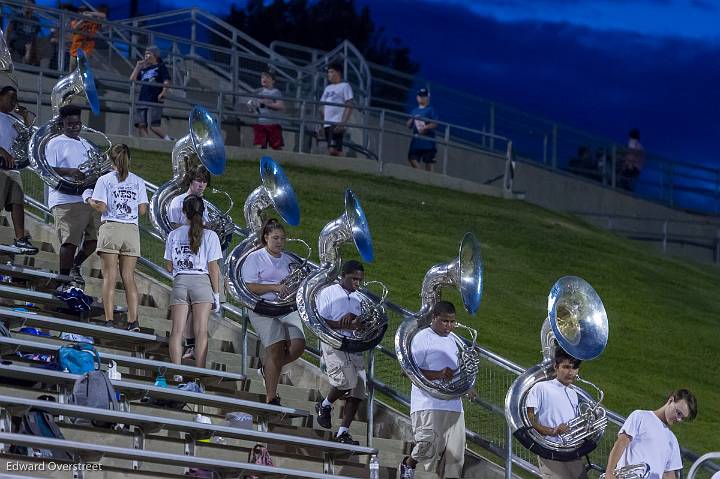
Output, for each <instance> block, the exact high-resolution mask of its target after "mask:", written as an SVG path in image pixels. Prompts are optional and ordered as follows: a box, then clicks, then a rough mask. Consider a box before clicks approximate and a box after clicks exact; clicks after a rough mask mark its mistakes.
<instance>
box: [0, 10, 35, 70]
mask: <svg viewBox="0 0 720 479" xmlns="http://www.w3.org/2000/svg"><path fill="white" fill-rule="evenodd" d="M25 3H26V4H28V5H30V6H34V5H35V0H25ZM30 6H28V7H25V8H24V9H23V14H22V16H21V17H15V18H13V19H11V20H10V22H9V23H8V27H7V31H6V32H5V34H6V35H7V44H8V48H9V49H10V55H11V56H12V59H13V61H15V62H18V63H25V64H28V65H38V60H37V53H36V40H35V39H36V37H37V35H38V33H39V32H40V20H39V19H38V17H37V15H35V10H33V9H32V8H30Z"/></svg>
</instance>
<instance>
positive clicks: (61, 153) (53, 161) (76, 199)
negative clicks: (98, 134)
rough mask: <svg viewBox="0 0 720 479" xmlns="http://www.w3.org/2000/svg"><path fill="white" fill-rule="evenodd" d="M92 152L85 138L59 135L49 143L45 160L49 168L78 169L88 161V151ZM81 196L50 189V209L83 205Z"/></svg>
mask: <svg viewBox="0 0 720 479" xmlns="http://www.w3.org/2000/svg"><path fill="white" fill-rule="evenodd" d="M90 150H92V146H91V145H90V143H89V142H88V141H87V140H85V139H84V138H69V137H67V136H65V135H59V136H56V137H55V138H53V139H52V140H50V141H48V143H47V146H46V147H45V158H47V162H48V166H53V167H56V168H77V167H78V166H80V164H81V163H84V162H85V161H87V159H88V155H87V153H88V151H90ZM82 202H83V199H82V196H81V195H68V194H66V193H60V192H59V191H58V190H56V189H54V188H50V194H49V195H48V207H49V208H52V207H53V206H57V205H64V204H68V203H82Z"/></svg>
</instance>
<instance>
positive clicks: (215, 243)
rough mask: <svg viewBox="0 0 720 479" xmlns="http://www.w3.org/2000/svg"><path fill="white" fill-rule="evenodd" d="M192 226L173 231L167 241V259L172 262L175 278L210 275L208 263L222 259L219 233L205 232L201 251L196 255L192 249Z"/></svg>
mask: <svg viewBox="0 0 720 479" xmlns="http://www.w3.org/2000/svg"><path fill="white" fill-rule="evenodd" d="M189 232H190V226H189V225H185V226H181V227H180V228H178V229H176V230H173V231H171V232H170V234H169V235H168V237H167V240H165V259H166V260H168V261H172V265H173V272H172V274H173V277H175V276H177V275H178V274H181V273H182V274H208V266H207V265H208V263H209V262H210V261H217V260H219V259H221V258H222V250H221V249H220V239H219V238H218V235H217V233H215V232H214V231H211V230H203V237H202V241H201V242H200V249H199V250H198V252H197V254H194V253H193V252H192V250H191V249H190V237H189V236H188V233H189Z"/></svg>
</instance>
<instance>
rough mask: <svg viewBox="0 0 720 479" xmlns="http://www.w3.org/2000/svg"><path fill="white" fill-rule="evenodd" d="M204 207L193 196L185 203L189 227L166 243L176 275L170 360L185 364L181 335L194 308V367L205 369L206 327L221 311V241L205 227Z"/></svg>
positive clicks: (166, 255) (173, 293)
mask: <svg viewBox="0 0 720 479" xmlns="http://www.w3.org/2000/svg"><path fill="white" fill-rule="evenodd" d="M204 211H205V203H204V202H203V200H202V198H200V197H199V196H195V195H190V196H188V197H187V198H185V201H183V212H184V213H185V217H186V218H187V220H188V222H189V223H190V224H187V225H183V226H181V227H180V228H178V229H176V230H173V231H171V232H170V234H169V235H168V237H167V240H166V241H165V259H166V260H167V270H168V271H169V272H170V273H172V275H173V288H172V299H171V303H170V304H171V305H170V318H171V319H172V331H171V332H170V358H171V359H172V362H173V363H175V364H180V363H181V361H182V334H183V331H184V329H185V322H186V321H187V318H188V311H189V309H190V308H192V317H193V328H194V330H195V365H196V366H197V367H200V368H204V367H205V360H206V358H207V345H208V332H207V323H208V318H209V316H210V310H211V309H214V310H215V311H218V310H219V309H220V293H219V291H220V290H219V287H220V266H219V265H218V260H220V259H222V251H221V249H220V238H218V235H217V233H215V232H214V231H212V230H209V229H205V228H204V227H203V219H202V218H203V213H204Z"/></svg>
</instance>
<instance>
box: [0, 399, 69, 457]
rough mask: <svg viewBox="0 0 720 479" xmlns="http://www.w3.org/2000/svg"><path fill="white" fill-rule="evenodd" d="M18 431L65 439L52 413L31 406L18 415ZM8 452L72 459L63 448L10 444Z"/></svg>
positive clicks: (31, 434)
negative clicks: (36, 447) (39, 447)
mask: <svg viewBox="0 0 720 479" xmlns="http://www.w3.org/2000/svg"><path fill="white" fill-rule="evenodd" d="M18 433H20V434H27V435H30V436H39V437H50V438H54V439H65V437H64V436H63V434H62V432H60V429H59V428H58V427H57V424H55V421H54V420H53V417H52V415H50V414H49V413H47V412H45V411H43V410H41V409H35V408H31V409H30V410H29V411H28V412H26V413H25V414H23V415H22V416H20V426H19V427H18ZM10 452H11V453H14V454H21V455H24V456H31V457H48V458H53V459H61V460H70V461H71V460H73V457H72V455H71V454H70V453H69V452H68V451H65V450H63V449H34V448H31V447H25V446H12V447H11V448H10Z"/></svg>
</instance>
